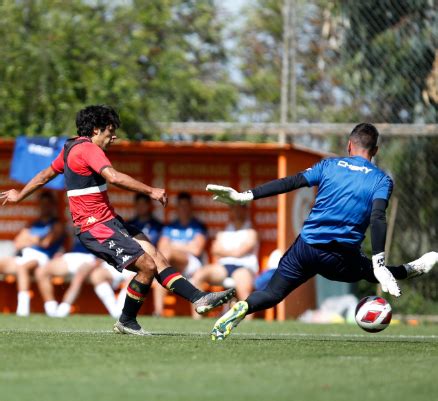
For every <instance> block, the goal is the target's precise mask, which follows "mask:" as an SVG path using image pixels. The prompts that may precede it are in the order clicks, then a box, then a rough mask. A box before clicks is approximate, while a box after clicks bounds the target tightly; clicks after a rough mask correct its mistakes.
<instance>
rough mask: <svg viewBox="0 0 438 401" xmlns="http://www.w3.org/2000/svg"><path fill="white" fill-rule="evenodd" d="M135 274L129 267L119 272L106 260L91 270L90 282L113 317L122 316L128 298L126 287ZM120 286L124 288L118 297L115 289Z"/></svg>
mask: <svg viewBox="0 0 438 401" xmlns="http://www.w3.org/2000/svg"><path fill="white" fill-rule="evenodd" d="M134 276H135V273H134V272H132V271H130V270H127V269H123V271H122V272H119V271H117V270H116V269H114V268H113V267H112V266H110V265H109V264H108V263H106V262H103V263H102V264H101V265H99V266H98V267H97V268H96V269H93V270H92V271H91V273H90V282H91V284H92V285H93V287H94V291H95V293H96V295H97V296H98V297H99V299H100V300H101V301H102V303H103V304H104V306H105V308H106V309H107V311H108V313H109V314H110V315H111V316H112V317H113V318H116V319H118V318H119V317H120V315H121V313H122V309H123V305H124V302H125V298H126V288H127V287H128V284H129V283H130V281H131V280H132V278H133V277H134ZM120 287H122V288H121V290H120V292H119V295H118V297H117V299H116V296H115V294H114V290H116V289H118V288H120Z"/></svg>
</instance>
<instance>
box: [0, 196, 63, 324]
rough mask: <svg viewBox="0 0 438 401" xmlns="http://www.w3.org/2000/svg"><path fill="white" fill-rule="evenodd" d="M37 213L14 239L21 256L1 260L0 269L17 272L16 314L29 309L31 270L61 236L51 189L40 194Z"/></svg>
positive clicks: (55, 248)
mask: <svg viewBox="0 0 438 401" xmlns="http://www.w3.org/2000/svg"><path fill="white" fill-rule="evenodd" d="M38 201H39V207H40V216H39V217H38V219H37V220H35V221H34V222H32V223H30V224H29V226H27V227H25V228H23V229H22V230H21V231H20V232H19V233H18V235H17V236H16V237H15V239H14V245H15V248H16V250H17V251H18V254H19V255H20V256H16V257H7V258H3V259H1V260H0V273H7V274H16V275H17V287H18V305H17V315H18V316H28V315H29V313H30V292H29V289H30V274H31V272H32V270H34V269H35V268H37V267H40V266H44V265H46V264H47V262H48V261H49V259H50V258H51V257H52V256H53V255H54V254H55V253H56V252H57V251H58V250H59V248H60V247H61V245H62V242H63V238H64V225H63V224H62V223H61V222H60V221H59V220H58V219H57V217H56V215H57V210H58V208H57V205H56V199H55V196H54V195H53V193H52V192H42V193H41V194H40V195H39V197H38Z"/></svg>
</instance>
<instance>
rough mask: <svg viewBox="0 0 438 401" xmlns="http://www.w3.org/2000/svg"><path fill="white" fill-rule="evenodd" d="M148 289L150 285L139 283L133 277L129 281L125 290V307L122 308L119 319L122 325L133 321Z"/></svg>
mask: <svg viewBox="0 0 438 401" xmlns="http://www.w3.org/2000/svg"><path fill="white" fill-rule="evenodd" d="M149 288H150V284H143V283H140V281H137V280H136V279H135V277H134V278H133V279H132V280H131V282H130V283H129V285H128V288H127V290H126V299H125V305H124V306H123V310H122V315H121V316H120V319H119V320H120V321H121V322H122V323H125V322H127V321H129V320H135V318H136V317H137V315H138V312H139V311H140V308H141V306H142V305H143V302H144V299H145V298H146V295H147V293H148V292H149Z"/></svg>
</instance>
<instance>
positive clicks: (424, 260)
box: [403, 252, 438, 278]
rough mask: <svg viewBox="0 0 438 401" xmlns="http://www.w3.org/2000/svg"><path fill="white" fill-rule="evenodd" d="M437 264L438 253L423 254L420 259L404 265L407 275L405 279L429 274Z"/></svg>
mask: <svg viewBox="0 0 438 401" xmlns="http://www.w3.org/2000/svg"><path fill="white" fill-rule="evenodd" d="M437 263H438V252H428V253H425V254H424V255H423V256H422V257H421V258H419V259H417V260H414V261H413V262H409V263H406V264H404V265H403V266H404V267H405V269H406V272H407V274H408V276H407V278H413V277H418V276H422V275H423V274H426V273H429V272H430V271H431V270H432V267H434V266H435V265H436V264H437Z"/></svg>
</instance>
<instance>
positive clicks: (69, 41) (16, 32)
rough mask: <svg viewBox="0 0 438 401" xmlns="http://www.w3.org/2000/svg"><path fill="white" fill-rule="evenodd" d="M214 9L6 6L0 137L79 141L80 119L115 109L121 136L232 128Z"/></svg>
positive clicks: (165, 4)
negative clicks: (217, 124)
mask: <svg viewBox="0 0 438 401" xmlns="http://www.w3.org/2000/svg"><path fill="white" fill-rule="evenodd" d="M222 29H223V21H221V19H220V18H219V15H218V12H217V9H216V6H215V4H214V1H213V0H202V1H183V0H173V1H170V0H168V1H163V0H151V1H147V2H144V1H133V2H117V5H114V4H113V3H112V2H110V1H98V2H90V1H85V0H72V1H69V2H63V1H59V0H39V1H30V0H29V1H20V2H2V3H1V4H0V34H1V35H2V39H3V40H2V41H1V42H0V58H1V62H0V108H1V110H2V119H1V120H0V132H1V134H2V135H7V136H15V135H19V134H23V133H26V134H44V135H54V134H55V135H57V134H67V135H72V134H73V133H74V116H75V113H76V111H77V110H78V109H79V108H81V107H83V106H85V105H87V104H96V103H106V104H111V105H113V106H115V107H116V108H117V109H118V110H119V111H120V114H121V117H122V123H123V126H122V131H123V132H124V133H125V134H126V135H127V136H129V137H133V138H141V137H144V136H146V135H148V133H150V132H151V131H154V132H156V130H154V129H153V127H154V125H153V122H158V121H163V122H165V121H175V120H177V121H188V120H209V121H214V120H228V119H230V116H231V113H232V111H233V110H234V107H235V103H236V98H237V96H236V92H235V89H234V88H233V87H232V85H231V84H230V80H229V78H228V76H227V70H226V68H225V63H226V61H227V55H226V52H225V50H224V46H223V37H222V35H223V32H222Z"/></svg>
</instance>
